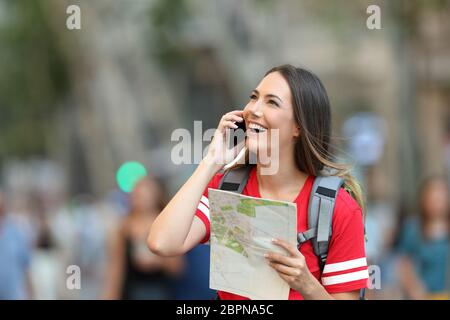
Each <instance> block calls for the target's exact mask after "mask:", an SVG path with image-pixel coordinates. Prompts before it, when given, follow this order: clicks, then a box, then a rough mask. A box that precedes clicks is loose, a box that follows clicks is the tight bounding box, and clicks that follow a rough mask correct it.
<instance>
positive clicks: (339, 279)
mask: <svg viewBox="0 0 450 320" xmlns="http://www.w3.org/2000/svg"><path fill="white" fill-rule="evenodd" d="M368 278H369V271H368V270H367V269H366V270H361V271H356V272H350V273H346V274H340V275H337V276H331V277H323V278H322V284H323V285H324V286H331V285H333V284H339V283H344V282H350V281H355V280H361V279H368Z"/></svg>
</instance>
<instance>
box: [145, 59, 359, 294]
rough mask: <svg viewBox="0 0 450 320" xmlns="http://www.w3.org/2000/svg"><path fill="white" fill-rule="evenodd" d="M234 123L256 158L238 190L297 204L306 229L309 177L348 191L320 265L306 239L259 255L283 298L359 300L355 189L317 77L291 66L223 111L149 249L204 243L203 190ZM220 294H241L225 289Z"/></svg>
mask: <svg viewBox="0 0 450 320" xmlns="http://www.w3.org/2000/svg"><path fill="white" fill-rule="evenodd" d="M236 122H245V124H246V127H247V128H248V129H247V139H246V142H245V145H246V147H247V149H248V151H249V154H253V155H255V156H256V166H254V167H252V168H251V171H250V173H249V177H248V181H247V182H246V184H245V187H244V188H243V190H242V194H243V195H248V196H252V197H258V198H267V199H274V200H282V201H290V202H294V203H296V205H297V231H298V232H304V231H306V230H307V229H308V221H307V220H308V204H309V197H310V194H311V190H312V188H313V182H314V179H315V177H317V176H321V175H330V174H332V175H336V176H339V177H341V178H343V180H344V184H345V187H346V189H347V190H349V192H347V191H346V190H344V189H343V188H342V189H340V190H338V192H336V197H335V206H334V214H333V218H332V229H333V232H332V237H331V239H330V241H329V248H328V256H327V258H326V263H325V261H323V260H321V261H320V262H319V259H318V257H317V256H316V255H315V253H314V250H313V246H312V244H311V241H307V242H305V243H304V244H302V245H301V246H300V247H299V248H297V247H295V246H292V245H290V244H289V243H288V242H286V241H284V240H283V239H274V240H273V243H274V244H275V245H278V246H280V247H281V248H283V249H284V252H285V254H284V255H283V254H279V253H274V252H267V253H266V254H265V255H264V257H265V258H266V261H267V263H268V264H269V265H270V266H271V267H272V268H273V269H274V270H275V271H276V272H277V273H278V275H279V276H280V278H281V279H283V280H284V281H285V282H286V283H287V284H288V285H289V286H290V287H291V290H290V293H289V299H353V298H357V297H358V293H357V292H358V290H359V289H362V288H365V287H366V283H367V279H368V270H367V261H366V256H365V251H364V227H363V216H362V211H363V210H362V208H363V202H362V197H361V193H360V188H359V185H358V184H357V183H356V181H355V180H354V179H353V178H352V177H351V176H350V175H349V173H348V169H347V167H346V166H344V165H341V164H337V163H335V162H333V157H332V155H331V153H330V151H329V150H330V133H331V111H330V104H329V100H328V96H327V93H326V90H325V88H324V86H323V84H322V82H321V81H320V80H319V79H318V78H317V76H315V75H314V74H313V73H311V72H309V71H307V70H304V69H301V68H296V67H293V66H291V65H283V66H279V67H276V68H273V69H271V70H269V71H268V72H267V73H266V75H265V77H264V78H263V79H262V80H261V82H260V83H259V84H258V86H257V87H256V88H255V90H253V91H252V94H251V95H250V100H249V102H248V103H247V105H246V106H245V108H244V110H235V111H231V112H229V113H227V114H225V115H224V116H223V117H222V119H221V120H220V122H219V125H218V128H217V130H216V132H215V135H214V138H213V140H212V142H211V145H210V146H209V149H208V154H207V155H206V157H205V158H204V159H203V160H202V162H201V163H200V165H199V166H198V168H197V169H196V170H195V172H194V174H193V175H192V176H191V177H190V178H189V180H188V181H187V182H186V183H185V184H184V185H183V187H182V188H181V189H180V190H179V191H178V193H177V194H176V195H175V196H174V197H173V199H172V200H171V201H170V202H169V204H168V205H167V206H166V207H165V208H164V210H163V211H162V212H161V214H160V215H159V216H158V218H157V219H156V221H155V223H154V224H153V226H152V228H151V231H150V234H149V238H148V245H149V247H150V249H151V250H152V251H153V252H155V253H157V254H160V255H179V254H183V253H185V252H187V251H188V250H190V249H191V248H193V247H194V246H195V245H197V244H198V243H200V242H201V243H206V242H208V240H209V237H210V228H211V226H210V215H209V200H208V188H213V189H217V188H218V187H219V184H220V182H221V180H222V178H223V176H224V174H223V173H218V171H219V170H220V169H222V168H223V166H224V164H227V163H229V162H231V161H232V160H233V156H234V154H235V152H234V151H235V150H233V149H228V148H227V144H226V143H225V141H226V133H227V131H228V130H229V129H235V128H236V127H237V125H236ZM274 137H276V138H275V139H274ZM275 151H277V152H275ZM263 154H269V155H270V158H269V160H270V161H269V163H266V162H264V161H262V158H261V155H263ZM274 155H276V156H274ZM247 160H248V157H247ZM274 164H275V167H276V168H277V170H276V171H275V172H273V173H271V174H265V173H264V168H265V167H267V166H274ZM229 170H233V168H231V169H229ZM249 276H250V275H249ZM218 296H219V298H220V299H246V297H242V296H238V295H236V294H233V293H230V292H224V291H219V292H218Z"/></svg>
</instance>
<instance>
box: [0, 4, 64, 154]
mask: <svg viewBox="0 0 450 320" xmlns="http://www.w3.org/2000/svg"><path fill="white" fill-rule="evenodd" d="M0 8H1V9H2V11H3V12H2V17H3V19H2V20H1V21H0V43H1V44H2V48H1V50H0V70H1V72H0V163H1V162H2V161H4V160H5V158H6V157H11V156H15V157H27V156H30V155H44V154H46V152H47V150H48V149H47V148H48V144H49V140H51V136H52V135H53V133H54V132H53V128H54V125H53V124H54V118H53V114H54V111H55V109H56V108H58V105H59V102H60V101H61V99H62V98H63V97H64V96H65V95H66V93H67V88H68V81H67V70H66V67H65V65H64V63H63V60H62V57H61V53H60V52H59V50H58V49H57V47H56V45H55V41H54V40H55V39H54V36H53V34H52V31H51V29H50V28H49V27H48V25H47V21H46V19H45V16H44V14H43V11H42V8H41V2H40V1H7V0H1V1H0Z"/></svg>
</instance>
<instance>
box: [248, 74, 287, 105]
mask: <svg viewBox="0 0 450 320" xmlns="http://www.w3.org/2000/svg"><path fill="white" fill-rule="evenodd" d="M256 90H258V92H259V94H260V95H262V96H265V95H267V94H274V95H277V96H279V97H280V98H281V99H282V100H283V101H284V102H286V101H290V97H291V90H290V88H289V84H288V83H287V81H286V79H284V77H283V76H282V75H281V73H279V72H277V71H276V72H271V73H269V74H268V75H266V76H265V77H264V78H263V79H262V80H261V82H260V83H259V84H258V86H257V87H256Z"/></svg>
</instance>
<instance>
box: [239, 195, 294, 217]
mask: <svg viewBox="0 0 450 320" xmlns="http://www.w3.org/2000/svg"><path fill="white" fill-rule="evenodd" d="M257 206H279V207H287V206H288V204H287V203H282V202H275V201H270V200H258V199H240V200H239V203H238V205H237V207H236V209H237V212H239V213H241V214H245V215H246V216H249V217H251V218H255V217H256V211H255V207H257Z"/></svg>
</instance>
